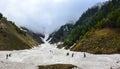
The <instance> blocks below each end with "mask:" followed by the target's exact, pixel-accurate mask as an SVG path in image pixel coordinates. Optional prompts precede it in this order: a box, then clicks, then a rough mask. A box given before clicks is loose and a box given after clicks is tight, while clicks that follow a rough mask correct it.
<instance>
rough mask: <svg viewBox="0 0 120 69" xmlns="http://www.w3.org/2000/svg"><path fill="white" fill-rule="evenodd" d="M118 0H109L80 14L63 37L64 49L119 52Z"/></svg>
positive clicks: (119, 21) (119, 6)
mask: <svg viewBox="0 0 120 69" xmlns="http://www.w3.org/2000/svg"><path fill="white" fill-rule="evenodd" d="M119 30H120V1H119V0H109V1H107V2H105V3H103V4H101V6H99V5H95V6H93V7H92V8H89V9H88V10H87V11H86V12H84V13H83V14H82V16H81V17H80V19H79V20H78V21H77V22H76V24H75V25H74V28H73V29H72V31H71V32H70V34H68V36H67V37H66V38H65V39H64V46H65V48H66V49H68V48H70V47H71V46H72V45H73V44H74V43H76V44H75V45H74V47H73V48H72V49H71V50H74V51H87V52H90V53H119V52H120V51H119V49H120V41H119V40H120V38H119Z"/></svg>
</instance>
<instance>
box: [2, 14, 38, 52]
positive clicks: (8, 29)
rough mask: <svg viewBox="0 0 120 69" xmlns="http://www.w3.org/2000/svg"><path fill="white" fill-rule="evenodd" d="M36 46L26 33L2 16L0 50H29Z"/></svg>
mask: <svg viewBox="0 0 120 69" xmlns="http://www.w3.org/2000/svg"><path fill="white" fill-rule="evenodd" d="M36 44H37V42H36V41H34V40H33V38H32V37H30V36H29V35H27V34H26V32H25V31H23V30H21V29H20V28H19V27H17V26H16V25H15V23H14V22H12V21H8V20H7V18H5V17H3V16H2V14H0V50H20V49H28V48H32V47H34V46H35V45H36Z"/></svg>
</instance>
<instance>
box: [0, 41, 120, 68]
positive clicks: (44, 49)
mask: <svg viewBox="0 0 120 69" xmlns="http://www.w3.org/2000/svg"><path fill="white" fill-rule="evenodd" d="M9 53H11V57H9V58H8V59H6V54H9ZM67 53H69V55H68V56H67V55H66V54H67ZM72 53H74V56H73V57H72ZM50 64H73V65H76V66H78V67H79V68H80V69H111V67H112V69H120V54H112V55H107V54H106V55H93V54H89V53H86V58H84V53H83V52H72V51H69V50H64V49H57V48H56V46H55V45H51V44H49V43H48V42H45V44H42V45H39V46H38V47H35V48H33V49H30V50H27V49H26V50H17V51H16V50H15V51H0V69H37V66H38V65H50Z"/></svg>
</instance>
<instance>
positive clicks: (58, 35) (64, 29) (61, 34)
mask: <svg viewBox="0 0 120 69" xmlns="http://www.w3.org/2000/svg"><path fill="white" fill-rule="evenodd" d="M72 28H73V24H72V23H68V24H65V25H63V26H61V27H60V28H59V29H58V30H57V31H55V32H53V33H52V34H50V36H49V38H48V39H47V40H50V41H49V43H51V44H54V43H58V42H61V41H63V39H64V38H65V37H66V36H67V34H68V33H69V32H70V31H71V30H72Z"/></svg>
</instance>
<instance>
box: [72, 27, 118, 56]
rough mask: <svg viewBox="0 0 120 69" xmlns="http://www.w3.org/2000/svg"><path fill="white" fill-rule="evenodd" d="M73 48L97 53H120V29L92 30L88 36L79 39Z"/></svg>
mask: <svg viewBox="0 0 120 69" xmlns="http://www.w3.org/2000/svg"><path fill="white" fill-rule="evenodd" d="M71 50H74V51H86V52H90V53H95V54H101V53H107V54H111V53H120V29H115V28H114V29H113V28H103V29H97V30H96V31H94V32H91V33H90V34H89V36H88V37H86V38H84V39H82V40H79V41H78V42H77V43H76V45H75V46H74V47H73V48H72V49H71Z"/></svg>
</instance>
